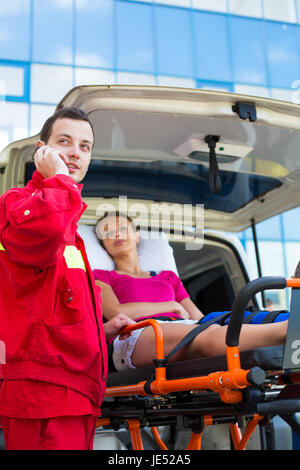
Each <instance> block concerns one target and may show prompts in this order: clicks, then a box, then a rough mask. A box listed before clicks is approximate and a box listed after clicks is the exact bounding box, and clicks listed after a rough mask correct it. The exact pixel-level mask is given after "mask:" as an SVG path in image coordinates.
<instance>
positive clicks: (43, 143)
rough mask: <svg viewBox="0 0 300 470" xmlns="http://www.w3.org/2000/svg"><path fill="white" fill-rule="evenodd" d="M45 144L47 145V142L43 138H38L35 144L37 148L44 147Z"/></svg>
mask: <svg viewBox="0 0 300 470" xmlns="http://www.w3.org/2000/svg"><path fill="white" fill-rule="evenodd" d="M43 145H46V144H45V142H43V141H42V140H38V141H37V142H36V144H35V146H36V148H40V147H43Z"/></svg>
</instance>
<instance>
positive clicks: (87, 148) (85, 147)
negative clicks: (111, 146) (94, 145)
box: [81, 144, 90, 151]
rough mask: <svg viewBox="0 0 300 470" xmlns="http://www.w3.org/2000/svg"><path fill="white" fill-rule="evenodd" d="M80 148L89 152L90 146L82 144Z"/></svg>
mask: <svg viewBox="0 0 300 470" xmlns="http://www.w3.org/2000/svg"><path fill="white" fill-rule="evenodd" d="M81 147H82V148H83V149H84V150H87V151H89V150H90V146H89V145H85V144H84V145H82V146H81Z"/></svg>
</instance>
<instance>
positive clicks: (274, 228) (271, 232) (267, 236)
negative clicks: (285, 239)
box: [256, 216, 281, 240]
mask: <svg viewBox="0 0 300 470" xmlns="http://www.w3.org/2000/svg"><path fill="white" fill-rule="evenodd" d="M256 233H257V238H258V239H259V240H280V239H281V228H280V217H278V216H277V217H272V218H271V219H268V220H265V221H264V222H261V223H259V224H257V226H256Z"/></svg>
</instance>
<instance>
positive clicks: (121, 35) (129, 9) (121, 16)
mask: <svg viewBox="0 0 300 470" xmlns="http://www.w3.org/2000/svg"><path fill="white" fill-rule="evenodd" d="M151 13H152V7H151V6H150V5H146V4H138V3H121V2H120V3H119V2H117V4H116V22H117V23H116V34H117V68H119V69H123V70H132V71H136V72H150V73H151V72H154V47H153V35H152V15H151Z"/></svg>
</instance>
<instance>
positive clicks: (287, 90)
mask: <svg viewBox="0 0 300 470" xmlns="http://www.w3.org/2000/svg"><path fill="white" fill-rule="evenodd" d="M81 84H147V85H168V86H181V87H195V88H208V89H216V90H228V91H231V92H237V93H243V94H248V95H255V96H265V97H272V98H277V99H283V100H290V101H294V102H297V103H300V92H299V90H300V0H153V1H151V0H10V1H9V2H5V1H3V0H2V1H1V2H0V150H1V149H2V148H3V147H4V146H5V145H7V144H8V143H9V142H11V141H13V140H16V139H20V138H24V137H27V136H29V135H34V134H36V133H38V132H39V131H40V128H41V125H42V123H43V122H44V120H45V118H47V117H48V116H49V115H50V114H51V113H52V111H53V110H54V108H55V105H56V104H57V103H58V101H59V100H60V99H61V98H62V97H63V96H64V95H65V93H66V92H67V91H68V90H70V89H71V88H72V87H74V86H76V85H81ZM299 216H300V209H296V210H293V211H290V212H289V213H287V214H285V215H282V216H278V217H275V218H274V219H272V220H270V221H267V222H264V223H262V224H260V225H259V226H258V236H259V238H260V240H261V241H260V251H261V256H262V266H263V274H265V275H268V274H274V273H277V274H278V275H291V274H292V272H293V270H294V268H295V265H296V263H297V261H298V260H299V259H300V233H299V229H298V227H299V223H298V220H299ZM239 236H240V239H241V241H242V243H243V244H244V246H245V248H246V249H247V251H248V252H249V253H250V254H252V253H253V243H252V241H251V240H252V234H251V231H249V230H247V231H245V232H243V233H242V234H240V235H239ZM251 259H253V256H251ZM275 300H276V299H275Z"/></svg>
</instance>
